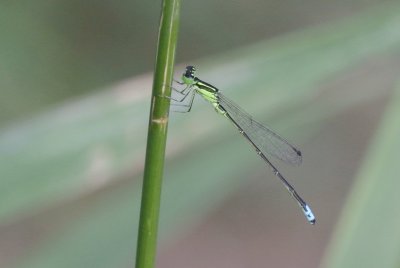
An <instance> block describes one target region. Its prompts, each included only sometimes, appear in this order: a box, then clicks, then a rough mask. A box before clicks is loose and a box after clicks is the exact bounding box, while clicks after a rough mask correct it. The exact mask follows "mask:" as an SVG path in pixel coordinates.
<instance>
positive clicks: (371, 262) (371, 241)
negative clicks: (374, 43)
mask: <svg viewBox="0 0 400 268" xmlns="http://www.w3.org/2000/svg"><path fill="white" fill-rule="evenodd" d="M399 122H400V86H399V87H397V91H396V92H395V94H394V95H393V97H392V98H391V102H390V106H389V107H388V109H387V111H386V112H385V114H384V120H383V122H382V125H381V127H380V128H379V130H378V132H377V133H376V136H375V139H374V142H373V143H372V144H371V146H370V148H369V150H368V154H367V155H366V157H365V161H364V163H363V166H362V167H361V170H360V172H359V174H358V176H357V180H356V182H355V184H354V185H353V190H352V192H351V194H350V197H349V201H348V202H347V204H346V207H345V209H344V211H343V213H342V216H341V220H340V222H339V225H338V227H337V230H336V232H335V233H334V236H333V237H332V239H333V241H332V243H331V246H330V250H328V252H327V256H326V259H325V263H324V265H323V267H330V268H334V267H341V268H344V267H387V268H390V267H399V262H400V258H399V252H400V232H399V226H400V211H399V209H398V204H399V203H400V195H399V193H398V189H399V188H400V180H399V174H400V165H399V151H400V138H399V137H400V124H399Z"/></svg>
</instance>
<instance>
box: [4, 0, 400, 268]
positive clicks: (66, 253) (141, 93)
mask: <svg viewBox="0 0 400 268" xmlns="http://www.w3.org/2000/svg"><path fill="white" fill-rule="evenodd" d="M160 4H161V3H160V2H159V1H151V2H132V1H119V2H109V1H85V2H82V1H52V2H48V1H40V0H39V1H35V2H29V1H19V2H9V1H5V2H2V3H0V6H1V8H0V13H1V14H0V22H1V23H0V33H1V36H2V42H0V59H1V60H0V78H1V79H0V90H1V91H0V92H1V98H0V107H1V113H0V126H1V128H0V160H1V161H0V236H1V239H0V267H42V268H43V267H132V265H133V263H134V252H135V246H136V245H135V243H136V232H137V223H138V210H139V202H140V186H141V176H142V169H143V159H144V150H145V142H146V131H147V119H148V113H149V103H150V100H149V96H150V89H151V75H150V74H144V73H149V72H151V70H152V66H153V64H154V55H155V44H156V38H157V29H158V19H159V18H158V16H159V12H160ZM182 8H183V10H182V18H181V37H180V44H179V49H178V51H177V53H178V54H177V63H178V65H177V68H176V71H177V74H176V77H179V75H180V73H181V71H182V70H183V68H184V65H185V64H184V63H190V64H195V65H196V66H198V69H199V76H200V77H202V78H203V79H204V80H206V81H209V82H211V83H213V84H215V85H216V86H217V87H219V88H221V89H222V90H224V92H225V94H226V95H227V96H229V97H231V98H232V99H233V100H236V102H240V104H241V105H242V106H243V108H245V109H246V110H248V111H249V112H250V113H251V114H254V116H255V117H256V118H258V119H259V121H261V122H269V125H270V126H272V127H273V128H274V129H276V130H277V131H278V132H280V133H282V134H283V135H284V136H285V137H288V138H289V139H290V140H292V141H294V142H295V143H296V144H297V145H299V147H300V148H301V149H302V151H303V155H304V164H303V165H302V166H301V167H298V168H292V167H286V166H285V165H279V167H280V169H281V170H282V172H283V173H284V174H285V175H286V176H287V177H288V178H289V180H291V181H292V182H293V183H294V184H295V186H296V188H297V189H298V190H299V192H300V193H302V194H303V195H304V197H305V199H306V200H307V201H308V202H309V203H310V204H311V206H312V207H313V209H314V210H315V213H316V216H317V225H316V226H314V227H311V226H308V225H307V223H306V222H305V220H304V218H303V216H302V215H301V214H300V212H299V210H298V208H297V207H296V205H295V203H294V202H293V201H292V200H291V198H290V197H289V196H288V195H287V193H286V192H285V190H284V189H283V187H282V186H281V185H280V183H279V182H278V181H277V180H276V179H275V177H274V176H273V174H271V172H270V170H269V169H268V168H267V167H265V166H264V165H263V163H262V162H261V161H259V160H258V158H257V156H256V155H255V154H254V152H253V151H252V149H250V148H249V146H248V144H247V143H246V142H245V141H243V139H242V138H241V137H240V135H239V134H238V133H237V131H236V130H234V129H233V128H232V126H231V125H230V124H229V123H228V122H225V120H223V119H222V118H220V117H219V116H217V115H216V114H215V112H214V111H213V110H212V109H211V108H210V107H208V106H209V105H207V103H204V102H201V101H197V102H196V103H195V107H194V109H193V111H192V112H191V113H190V114H184V115H182V114H171V119H170V125H169V130H170V132H169V142H168V148H167V149H168V151H167V163H166V174H165V183H164V189H163V201H162V211H161V222H160V247H159V258H158V266H159V267H210V266H212V267H260V266H278V267H319V266H321V267H377V266H379V267H398V266H399V261H400V260H399V258H398V257H397V256H398V253H399V251H400V248H399V244H400V243H399V241H400V233H399V232H398V226H399V224H398V223H399V220H400V215H399V213H398V212H397V207H396V205H397V204H398V203H399V202H398V201H400V200H399V196H400V195H398V194H396V189H397V187H398V186H399V182H398V181H399V180H397V177H398V176H397V177H396V175H397V174H399V171H400V170H399V169H400V166H399V165H396V163H397V162H398V160H399V157H398V154H397V151H398V150H397V149H400V148H399V146H400V143H399V138H398V137H399V134H400V128H399V126H400V125H399V122H400V118H399V115H400V111H399V109H398V107H399V104H400V103H399V98H400V95H399V94H400V93H399V92H400V86H399V71H400V63H399V62H400V61H399V59H400V31H399V29H400V12H399V11H400V4H398V3H397V1H377V0H369V1H366V0H364V1H362V0H353V1H344V0H340V1H334V2H333V1H330V2H327V1H322V2H321V1H316V0H308V1H302V2H300V1H293V0H285V1H278V0H268V1H257V0H250V1H232V2H229V3H228V2H226V1H225V2H223V1H200V2H198V1H197V2H196V1H194V2H189V1H185V2H183V7H182ZM278 164H279V163H278ZM353 179H355V184H354V185H353V183H352V182H353ZM343 208H344V209H343ZM342 209H343V212H341V211H342ZM340 215H343V216H342V217H341V218H340ZM339 218H340V220H338V219H339ZM336 226H337V227H336ZM330 241H332V242H330Z"/></svg>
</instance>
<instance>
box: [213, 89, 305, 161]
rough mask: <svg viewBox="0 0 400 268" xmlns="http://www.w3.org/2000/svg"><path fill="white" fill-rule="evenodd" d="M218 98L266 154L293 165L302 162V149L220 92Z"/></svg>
mask: <svg viewBox="0 0 400 268" xmlns="http://www.w3.org/2000/svg"><path fill="white" fill-rule="evenodd" d="M218 98H219V103H220V105H221V106H222V107H223V108H224V109H225V110H226V111H227V112H228V113H229V115H230V116H231V117H232V119H233V120H235V122H236V123H237V124H238V125H239V126H240V127H241V128H242V129H243V131H244V132H246V134H247V135H248V136H249V138H250V139H251V140H252V141H253V142H254V144H255V145H257V147H258V148H259V149H260V150H261V151H262V152H263V153H264V154H269V155H272V156H274V157H276V158H278V159H280V160H282V161H284V162H286V163H289V164H292V165H300V164H301V161H302V157H301V152H300V150H298V149H297V148H296V147H294V146H293V145H291V144H290V143H289V142H288V141H287V140H285V139H284V138H282V137H281V136H279V135H278V134H276V133H275V132H273V131H272V130H271V129H269V128H267V127H265V126H263V125H262V124H260V123H258V122H257V121H255V120H254V119H253V118H252V117H251V116H250V115H249V114H248V113H247V112H245V111H243V110H242V109H240V108H239V106H238V105H236V104H235V103H234V102H232V101H231V100H230V99H228V98H227V97H225V96H224V95H223V94H221V93H220V92H218Z"/></svg>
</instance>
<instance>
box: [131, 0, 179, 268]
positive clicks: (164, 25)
mask: <svg viewBox="0 0 400 268" xmlns="http://www.w3.org/2000/svg"><path fill="white" fill-rule="evenodd" d="M179 9H180V0H163V3H162V11H161V19H160V32H159V35H158V47H157V58H156V67H155V73H154V81H153V92H152V98H151V109H150V119H149V131H148V136H147V150H146V162H145V168H144V177H143V190H142V203H141V209H140V222H139V234H138V242H137V252H136V268H153V267H154V262H155V257H156V250H157V229H158V216H159V210H160V196H161V184H162V175H163V168H164V155H165V144H166V139H167V126H168V112H169V99H168V98H165V96H170V95H171V88H170V87H169V85H171V82H172V79H173V67H174V61H175V50H176V44H177V37H178V26H179Z"/></svg>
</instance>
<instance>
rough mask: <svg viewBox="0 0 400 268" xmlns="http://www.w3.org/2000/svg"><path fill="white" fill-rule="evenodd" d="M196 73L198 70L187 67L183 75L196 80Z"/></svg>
mask: <svg viewBox="0 0 400 268" xmlns="http://www.w3.org/2000/svg"><path fill="white" fill-rule="evenodd" d="M195 72H196V68H195V67H194V66H187V67H186V71H185V73H184V74H183V76H185V77H186V78H194V73H195Z"/></svg>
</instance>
